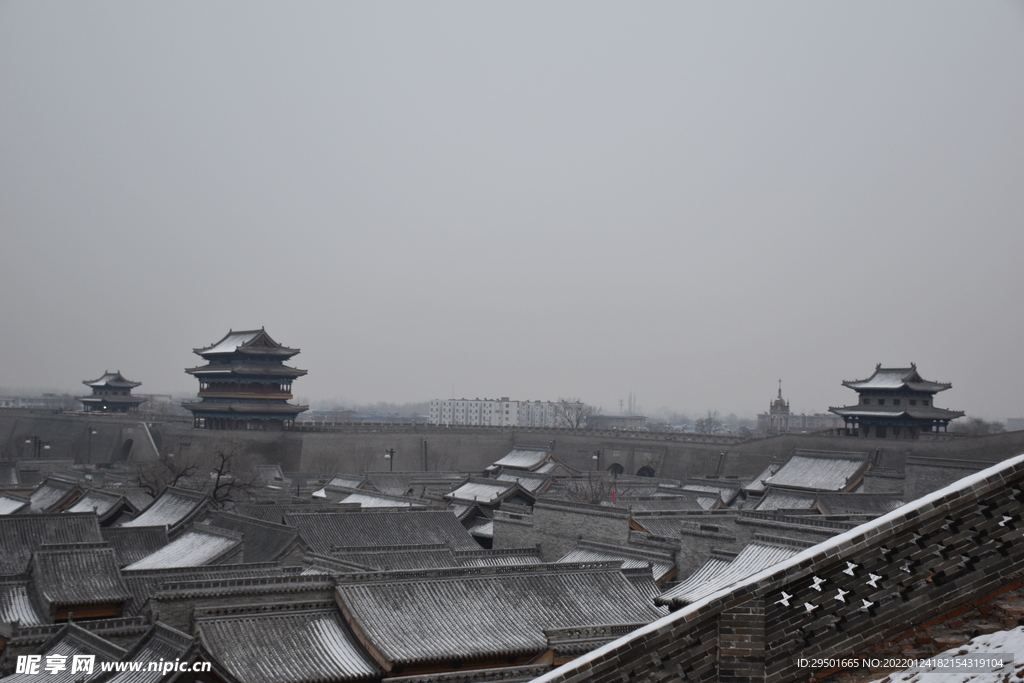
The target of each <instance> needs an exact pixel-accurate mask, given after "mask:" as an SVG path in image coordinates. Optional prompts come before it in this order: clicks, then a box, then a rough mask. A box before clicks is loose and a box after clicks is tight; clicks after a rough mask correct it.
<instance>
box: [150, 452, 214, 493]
mask: <svg viewBox="0 0 1024 683" xmlns="http://www.w3.org/2000/svg"><path fill="white" fill-rule="evenodd" d="M201 469H202V464H201V463H200V461H199V458H196V457H194V456H193V455H192V454H191V453H188V452H186V453H179V454H177V455H175V454H173V453H161V454H160V456H159V457H158V458H157V459H156V460H147V461H145V462H139V463H137V464H136V466H135V474H136V476H137V477H138V479H139V486H140V487H141V488H143V489H145V491H146V493H148V494H149V495H151V496H153V497H156V496H159V495H160V492H161V491H163V490H164V489H165V488H167V487H168V486H179V487H183V488H191V487H189V486H187V485H186V484H187V483H188V482H190V481H191V480H192V478H193V477H195V475H196V474H197V473H198V472H199V471H200V470H201Z"/></svg>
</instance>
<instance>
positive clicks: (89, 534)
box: [0, 514, 103, 575]
mask: <svg viewBox="0 0 1024 683" xmlns="http://www.w3.org/2000/svg"><path fill="white" fill-rule="evenodd" d="M102 541H103V537H102V536H100V525H99V522H98V521H97V519H96V515H93V514H88V515H3V516H0V575H10V574H22V573H24V572H25V571H26V570H27V569H28V565H29V562H30V561H31V559H32V552H33V551H34V550H36V549H37V548H39V547H40V546H41V545H43V544H44V543H47V544H52V543H86V542H95V543H100V542H102Z"/></svg>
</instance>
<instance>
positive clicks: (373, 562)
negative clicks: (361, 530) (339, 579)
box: [309, 543, 458, 573]
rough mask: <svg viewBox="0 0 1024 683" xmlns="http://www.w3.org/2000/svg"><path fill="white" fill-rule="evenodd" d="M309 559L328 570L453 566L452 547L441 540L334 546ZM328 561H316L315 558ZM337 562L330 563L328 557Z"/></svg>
mask: <svg viewBox="0 0 1024 683" xmlns="http://www.w3.org/2000/svg"><path fill="white" fill-rule="evenodd" d="M309 559H310V561H311V562H312V563H313V564H315V565H318V566H321V567H323V568H325V569H328V570H331V571H343V572H345V573H351V572H353V571H394V570H399V569H437V568H441V567H456V566H458V562H457V561H456V559H455V555H454V554H453V553H452V550H451V548H449V547H448V546H447V545H445V544H443V543H434V544H424V545H413V546H381V547H377V548H366V547H359V548H336V549H335V550H334V551H333V552H332V553H330V555H325V556H320V555H312V556H309ZM321 559H322V560H327V562H322V561H321V562H318V560H321ZM332 560H333V561H335V562H337V564H332V563H331V561H332Z"/></svg>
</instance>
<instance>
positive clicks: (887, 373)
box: [843, 363, 953, 394]
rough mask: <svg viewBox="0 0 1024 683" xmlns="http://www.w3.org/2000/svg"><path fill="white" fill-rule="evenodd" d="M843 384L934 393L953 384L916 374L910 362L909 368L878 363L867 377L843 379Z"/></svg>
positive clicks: (856, 387) (868, 388)
mask: <svg viewBox="0 0 1024 683" xmlns="http://www.w3.org/2000/svg"><path fill="white" fill-rule="evenodd" d="M843 386H844V387H849V388H851V389H853V390H854V391H871V390H875V389H881V390H894V389H910V390H912V391H923V392H927V393H930V394H934V393H936V392H938V391H945V390H946V389H949V388H950V387H952V386H953V385H952V384H946V383H942V382H931V381H929V380H926V379H924V378H923V377H921V375H920V374H918V372H917V365H916V364H914V363H911V364H910V367H909V368H883V367H882V364H881V363H879V364H878V365H876V366H875V373H874V374H873V375H871V376H870V377H868V378H867V379H860V380H853V381H849V382H846V381H844V382H843Z"/></svg>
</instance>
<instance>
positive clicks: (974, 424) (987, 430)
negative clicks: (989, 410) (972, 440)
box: [949, 417, 1006, 436]
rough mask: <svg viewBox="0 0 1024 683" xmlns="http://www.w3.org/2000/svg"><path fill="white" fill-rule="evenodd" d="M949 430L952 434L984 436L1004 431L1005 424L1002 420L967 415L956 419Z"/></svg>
mask: <svg viewBox="0 0 1024 683" xmlns="http://www.w3.org/2000/svg"><path fill="white" fill-rule="evenodd" d="M949 431H951V432H953V433H954V434H967V435H969V436H984V435H985V434H999V433H1000V432H1005V431H1006V425H1004V424H1003V423H1002V422H995V421H993V422H989V421H987V420H983V419H981V418H980V417H968V418H966V419H964V420H957V421H956V422H954V423H953V426H952V427H950V429H949Z"/></svg>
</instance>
